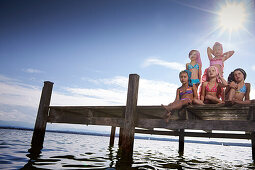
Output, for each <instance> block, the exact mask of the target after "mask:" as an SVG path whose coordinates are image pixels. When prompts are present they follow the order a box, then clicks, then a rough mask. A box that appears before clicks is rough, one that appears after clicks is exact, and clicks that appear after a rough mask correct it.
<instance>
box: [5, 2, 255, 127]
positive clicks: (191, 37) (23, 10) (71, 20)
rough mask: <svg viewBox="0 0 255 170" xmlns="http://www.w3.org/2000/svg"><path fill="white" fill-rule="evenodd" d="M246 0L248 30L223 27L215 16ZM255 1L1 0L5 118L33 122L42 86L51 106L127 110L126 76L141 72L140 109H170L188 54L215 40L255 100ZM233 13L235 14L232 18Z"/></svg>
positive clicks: (229, 67)
mask: <svg viewBox="0 0 255 170" xmlns="http://www.w3.org/2000/svg"><path fill="white" fill-rule="evenodd" d="M227 3H237V4H240V3H242V4H243V5H244V6H245V11H246V13H247V16H246V21H245V22H244V23H243V28H244V29H239V30H235V31H232V33H231V34H230V32H229V31H228V30H225V31H223V29H222V28H219V15H218V12H219V11H220V9H222V7H224V6H225V5H226V4H227ZM254 3H255V2H254V0H247V1H221V0H215V1H211V0H180V1H174V0H130V1H117V0H116V1H115V0H114V1H113V0H75V1H71V0H54V1H52V0H44V1H42V0H37V1H32V0H31V1H27V0H17V1H15V0H0V58H1V62H0V120H1V121H20V122H27V123H32V124H34V120H35V117H36V112H37V108H38V104H39V99H40V93H41V88H42V86H43V81H46V80H48V81H52V82H54V89H53V95H52V102H51V104H52V105H124V104H125V102H126V90H127V83H128V75H129V74H130V73H137V74H139V75H140V87H139V96H138V104H139V105H160V104H161V103H164V104H167V103H169V102H171V101H172V100H174V97H175V91H176V88H177V87H178V86H180V83H179V78H178V73H179V71H180V70H181V69H183V68H184V66H185V64H186V63H187V62H189V59H188V53H189V51H190V50H192V49H197V50H199V51H200V53H201V59H202V62H203V70H204V69H205V68H206V67H208V66H209V61H208V58H207V54H206V48H207V47H208V46H210V47H212V46H213V44H214V42H216V41H218V42H221V43H222V44H223V49H224V52H225V51H229V50H235V54H234V55H233V56H232V57H231V58H230V59H229V60H228V61H226V62H225V68H224V72H225V74H224V76H225V78H227V75H228V74H229V73H230V71H232V70H234V69H235V68H237V67H241V68H244V69H245V70H246V72H247V74H248V77H247V80H246V82H250V83H251V85H252V92H251V97H252V98H254V97H255V90H254V87H255V86H254V85H255V79H254V76H253V74H254V73H255V63H253V58H254V54H255V6H254ZM233 15H234V14H233Z"/></svg>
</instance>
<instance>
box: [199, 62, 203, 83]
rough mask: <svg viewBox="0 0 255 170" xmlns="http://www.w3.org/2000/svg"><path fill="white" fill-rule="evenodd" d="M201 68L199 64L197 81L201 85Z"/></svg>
mask: <svg viewBox="0 0 255 170" xmlns="http://www.w3.org/2000/svg"><path fill="white" fill-rule="evenodd" d="M201 67H202V66H201V65H200V64H199V70H198V79H199V82H200V83H201V75H202V68H201Z"/></svg>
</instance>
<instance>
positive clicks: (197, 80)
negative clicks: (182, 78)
mask: <svg viewBox="0 0 255 170" xmlns="http://www.w3.org/2000/svg"><path fill="white" fill-rule="evenodd" d="M193 68H194V69H197V70H199V65H198V64H195V65H194V66H192V65H191V64H189V65H188V70H190V69H193ZM190 81H191V84H192V85H193V84H200V81H199V79H190Z"/></svg>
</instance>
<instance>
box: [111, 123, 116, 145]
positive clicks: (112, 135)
mask: <svg viewBox="0 0 255 170" xmlns="http://www.w3.org/2000/svg"><path fill="white" fill-rule="evenodd" d="M115 131H116V127H115V126H112V129H111V136H110V147H113V145H114V139H115Z"/></svg>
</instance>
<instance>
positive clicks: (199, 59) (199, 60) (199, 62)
mask: <svg viewBox="0 0 255 170" xmlns="http://www.w3.org/2000/svg"><path fill="white" fill-rule="evenodd" d="M194 51H195V52H196V54H197V59H196V62H197V63H198V64H200V66H201V67H202V61H201V58H200V53H199V51H198V50H191V51H190V52H189V57H190V55H191V53H193V52H194Z"/></svg>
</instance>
